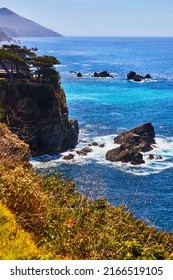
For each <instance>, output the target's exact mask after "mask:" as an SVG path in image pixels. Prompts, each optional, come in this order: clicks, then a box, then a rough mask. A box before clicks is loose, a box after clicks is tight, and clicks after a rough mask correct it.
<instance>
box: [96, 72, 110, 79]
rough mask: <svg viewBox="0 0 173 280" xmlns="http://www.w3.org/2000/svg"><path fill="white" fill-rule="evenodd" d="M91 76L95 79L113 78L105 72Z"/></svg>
mask: <svg viewBox="0 0 173 280" xmlns="http://www.w3.org/2000/svg"><path fill="white" fill-rule="evenodd" d="M93 76H94V77H97V78H107V77H109V78H113V76H112V75H110V73H108V72H107V71H102V72H94V74H93Z"/></svg>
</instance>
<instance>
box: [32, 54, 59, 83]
mask: <svg viewBox="0 0 173 280" xmlns="http://www.w3.org/2000/svg"><path fill="white" fill-rule="evenodd" d="M32 63H33V66H34V67H35V68H36V71H35V74H36V75H37V80H38V82H40V79H41V78H42V79H43V80H47V81H49V82H59V80H60V75H59V73H58V72H57V71H56V70H55V68H54V67H55V65H57V64H60V62H59V60H57V59H56V57H54V56H48V55H44V56H36V57H34V59H33V62H32Z"/></svg>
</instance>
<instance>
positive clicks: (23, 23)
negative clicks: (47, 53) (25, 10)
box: [0, 8, 62, 38]
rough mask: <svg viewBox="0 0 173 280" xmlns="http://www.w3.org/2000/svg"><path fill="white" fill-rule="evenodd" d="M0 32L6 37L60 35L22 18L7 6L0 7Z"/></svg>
mask: <svg viewBox="0 0 173 280" xmlns="http://www.w3.org/2000/svg"><path fill="white" fill-rule="evenodd" d="M0 32H3V33H4V34H5V35H7V37H10V38H11V37H12V38H17V37H62V35H60V34H59V33H57V32H55V31H53V30H51V29H48V28H46V27H44V26H42V25H40V24H38V23H36V22H34V21H31V20H29V19H27V18H24V17H22V16H20V15H18V14H16V13H14V12H13V11H11V10H9V9H7V8H0Z"/></svg>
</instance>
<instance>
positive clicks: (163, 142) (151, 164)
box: [31, 135, 173, 176]
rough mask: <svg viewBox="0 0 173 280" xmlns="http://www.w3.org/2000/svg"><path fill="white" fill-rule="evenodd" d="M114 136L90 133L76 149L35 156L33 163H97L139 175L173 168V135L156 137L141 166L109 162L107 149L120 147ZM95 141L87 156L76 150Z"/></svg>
mask: <svg viewBox="0 0 173 280" xmlns="http://www.w3.org/2000/svg"><path fill="white" fill-rule="evenodd" d="M83 136H84V135H83ZM114 137H115V135H107V136H97V137H95V138H90V136H89V135H85V137H83V138H82V139H80V140H79V144H78V145H77V146H76V148H75V149H73V150H71V151H68V152H65V153H62V154H60V155H58V156H54V157H51V156H48V155H44V156H42V157H37V158H33V159H32V160H31V163H32V164H33V166H34V167H35V168H39V169H40V168H44V169H47V168H50V167H53V166H56V165H59V164H62V163H66V164H78V165H85V164H90V163H97V164H101V165H106V166H109V167H110V168H114V169H118V170H121V171H123V172H127V173H132V174H134V175H138V176H144V175H150V174H154V173H160V172H162V171H163V170H165V169H168V168H173V137H169V138H163V137H159V138H156V144H155V145H153V150H152V151H150V152H147V153H144V154H143V156H144V160H145V164H142V165H139V166H134V165H131V164H129V163H121V162H109V161H107V160H106V158H105V155H106V153H107V151H109V150H111V149H113V148H116V147H118V145H115V144H114V143H113V138H114ZM93 142H97V143H98V146H94V145H92V146H90V147H91V148H92V152H90V153H88V154H87V155H86V156H81V155H79V154H77V153H76V151H79V150H80V149H82V148H84V147H87V146H88V145H91V144H92V143H93ZM100 144H104V147H100V146H99V145H100ZM69 153H71V154H73V155H74V159H72V160H68V161H67V160H65V159H63V157H64V156H66V155H68V154H69ZM149 154H152V155H153V156H154V159H153V160H151V159H149ZM160 157H161V158H160Z"/></svg>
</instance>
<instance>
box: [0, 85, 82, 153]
mask: <svg viewBox="0 0 173 280" xmlns="http://www.w3.org/2000/svg"><path fill="white" fill-rule="evenodd" d="M0 104H1V108H3V117H2V118H1V121H2V122H5V123H6V124H7V126H8V127H9V129H10V130H11V131H12V132H13V133H15V134H16V135H17V136H18V137H19V138H20V139H21V140H23V141H24V142H25V143H28V144H29V146H30V149H31V152H32V155H41V154H57V153H59V152H62V151H65V150H68V149H71V148H74V147H75V145H76V144H77V140H78V133H79V128H78V122H77V121H76V120H69V119H68V107H67V102H66V97H65V93H64V90H63V89H62V87H61V86H60V84H57V86H56V87H53V86H52V85H50V84H48V83H41V84H39V83H34V82H32V83H31V82H30V83H29V82H26V81H23V82H22V81H20V82H18V83H16V84H13V85H9V84H7V85H5V86H4V88H3V89H2V88H1V94H0Z"/></svg>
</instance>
